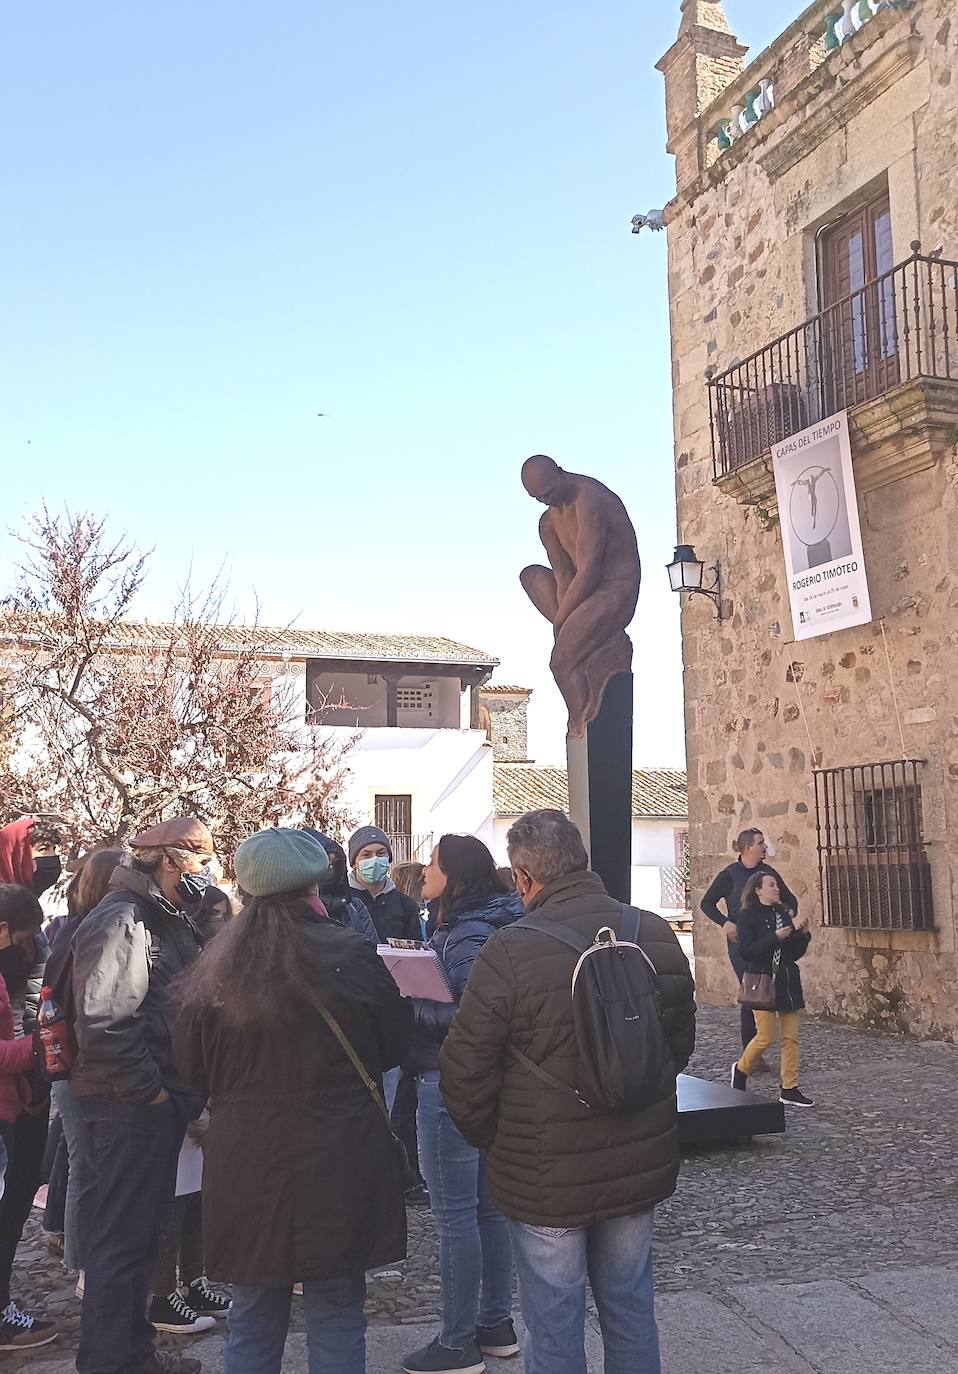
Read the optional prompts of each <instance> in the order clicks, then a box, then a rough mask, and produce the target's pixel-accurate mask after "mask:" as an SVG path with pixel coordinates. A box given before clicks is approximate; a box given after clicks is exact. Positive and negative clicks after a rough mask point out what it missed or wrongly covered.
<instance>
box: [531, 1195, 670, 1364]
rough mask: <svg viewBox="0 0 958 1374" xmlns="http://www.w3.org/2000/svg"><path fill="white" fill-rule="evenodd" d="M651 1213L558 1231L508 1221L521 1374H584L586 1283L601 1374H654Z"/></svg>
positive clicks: (655, 1332)
mask: <svg viewBox="0 0 958 1374" xmlns="http://www.w3.org/2000/svg"><path fill="white" fill-rule="evenodd" d="M653 1225H654V1222H653V1213H652V1212H651V1211H649V1212H640V1213H639V1215H638V1216H634V1217H619V1218H618V1219H616V1220H615V1221H600V1222H597V1223H596V1224H595V1225H594V1226H578V1227H575V1228H574V1229H571V1230H557V1229H555V1228H554V1227H550V1226H527V1225H525V1223H524V1222H521V1221H510V1223H509V1229H510V1231H511V1232H512V1245H513V1249H514V1250H515V1256H516V1268H517V1269H518V1271H519V1301H520V1304H521V1306H522V1315H523V1318H524V1319H525V1323H526V1327H527V1328H528V1333H529V1335H528V1340H527V1342H526V1346H525V1359H526V1374H586V1368H587V1367H586V1360H585V1285H586V1279H588V1280H589V1282H590V1283H591V1284H592V1295H593V1297H594V1298H595V1303H596V1307H597V1308H598V1309H599V1324H600V1326H601V1327H602V1341H603V1344H604V1346H605V1374H661V1370H662V1365H661V1363H660V1360H659V1334H658V1330H657V1329H656V1325H655V1310H654V1291H653V1285H652V1231H653Z"/></svg>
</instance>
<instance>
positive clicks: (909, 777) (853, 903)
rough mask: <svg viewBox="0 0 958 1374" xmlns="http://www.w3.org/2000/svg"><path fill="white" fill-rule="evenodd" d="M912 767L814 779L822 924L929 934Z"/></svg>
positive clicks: (829, 773) (833, 772) (915, 766)
mask: <svg viewBox="0 0 958 1374" xmlns="http://www.w3.org/2000/svg"><path fill="white" fill-rule="evenodd" d="M920 767H921V763H920V761H919V760H917V759H899V760H895V761H893V762H890V763H866V764H856V765H855V766H854V767H849V768H824V769H819V770H817V771H816V773H815V801H816V807H817V814H818V853H819V862H820V865H821V875H822V893H823V896H824V902H825V923H826V925H831V926H844V927H847V928H849V929H856V930H933V929H934V925H935V917H934V909H933V906H932V890H931V867H930V865H929V863H928V856H927V854H926V852H925V841H924V835H923V831H922V803H921V781H920V778H919V769H920Z"/></svg>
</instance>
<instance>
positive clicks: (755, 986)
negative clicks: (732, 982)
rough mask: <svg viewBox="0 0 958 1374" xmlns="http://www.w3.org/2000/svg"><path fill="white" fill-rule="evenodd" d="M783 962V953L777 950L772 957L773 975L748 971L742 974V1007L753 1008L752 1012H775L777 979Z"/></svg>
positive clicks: (739, 992)
mask: <svg viewBox="0 0 958 1374" xmlns="http://www.w3.org/2000/svg"><path fill="white" fill-rule="evenodd" d="M781 961H782V952H781V950H778V949H777V950H776V951H775V953H774V954H773V955H772V971H771V973H749V972H748V970H746V971H745V973H743V974H742V983H741V986H740V987H739V990H738V1000H739V1003H740V1004H741V1006H743V1007H751V1009H752V1011H774V1010H775V979H776V977H777V975H778V966H779V964H780V963H781Z"/></svg>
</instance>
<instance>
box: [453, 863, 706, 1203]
mask: <svg viewBox="0 0 958 1374" xmlns="http://www.w3.org/2000/svg"><path fill="white" fill-rule="evenodd" d="M533 912H535V913H536V914H537V915H539V916H541V917H544V918H545V919H547V920H550V921H555V922H557V923H559V924H562V925H567V926H568V927H569V928H570V930H573V931H575V932H576V933H577V934H579V935H580V936H588V937H589V938H592V937H593V936H594V935H595V934H596V933H597V932H598V930H599V929H600V928H601V927H602V926H611V927H612V928H613V930H615V931H618V929H619V925H620V922H621V917H622V907H621V904H620V903H619V902H616V901H614V900H613V899H612V898H611V897H609V896H608V895H607V893H606V891H605V888H604V887H603V886H602V881H601V879H600V878H599V877H598V876H597V875H596V874H594V873H573V874H571V875H570V876H568V877H566V878H561V879H559V880H558V881H557V882H554V883H552V884H550V886H549V887H547V888H545V889H544V891H543V892H541V893H540V894H539V896H538V897H537V898H536V899H535V901H534V902H532V903H531V904H530V907H529V914H530V915H531V914H532V913H533ZM639 943H640V945H641V946H642V948H643V949H644V950H645V952H646V954H648V956H649V958H650V959H651V960H652V962H653V964H654V965H655V967H656V970H657V972H658V975H659V988H660V991H661V994H662V1003H663V1020H664V1025H665V1031H666V1035H667V1038H668V1041H669V1045H670V1047H671V1049H672V1053H673V1055H674V1057H675V1062H676V1068H677V1070H679V1071H681V1070H682V1069H684V1068H685V1066H686V1064H687V1063H688V1061H689V1058H690V1056H691V1054H692V1050H693V1048H694V1046H695V1000H694V985H693V982H692V975H691V972H690V970H689V965H688V960H687V959H686V957H685V955H684V954H683V953H682V949H681V947H680V945H679V943H678V941H677V940H676V938H675V936H674V934H673V933H672V930H671V929H670V927H669V925H668V924H667V922H665V921H663V920H662V918H661V917H659V916H655V915H652V914H651V913H650V912H644V913H643V916H642V929H641V934H640V937H639ZM575 964H576V954H575V951H574V950H572V949H570V948H569V947H568V946H567V945H564V944H560V943H559V942H558V941H556V940H552V939H549V938H548V937H547V936H545V935H543V934H542V933H540V932H539V931H535V930H530V929H529V928H528V927H527V926H526V925H525V923H524V922H523V921H521V920H520V921H517V922H516V923H515V925H512V926H508V927H507V928H506V929H505V930H502V931H500V932H499V933H498V934H497V935H495V936H493V938H492V939H491V940H489V941H488V943H487V944H486V945H484V946H483V949H482V951H481V953H480V954H479V957H478V958H477V960H476V962H475V964H474V965H473V970H472V974H471V975H470V978H469V982H468V984H467V986H466V991H465V993H464V995H463V998H462V1003H461V1005H460V1008H459V1012H458V1014H457V1015H456V1018H455V1020H454V1021H453V1024H452V1029H451V1030H450V1032H449V1036H448V1038H447V1039H446V1043H445V1045H444V1046H443V1050H442V1053H441V1055H440V1069H441V1074H442V1093H443V1097H444V1099H445V1103H446V1107H447V1109H448V1111H449V1114H450V1116H451V1117H452V1118H453V1120H454V1121H455V1123H456V1125H457V1126H458V1127H459V1129H460V1131H461V1132H462V1134H463V1135H464V1136H465V1137H466V1139H467V1140H468V1141H470V1142H471V1143H472V1144H473V1145H476V1146H478V1147H479V1148H480V1149H482V1150H485V1151H486V1163H487V1165H488V1168H489V1177H490V1182H491V1185H492V1193H493V1197H494V1198H495V1200H496V1203H497V1204H498V1206H499V1208H500V1209H501V1211H502V1212H504V1213H505V1215H506V1216H508V1217H512V1218H514V1219H515V1220H516V1221H523V1222H527V1223H528V1224H529V1225H533V1226H556V1227H572V1226H588V1225H591V1224H592V1223H593V1222H597V1221H606V1220H610V1219H611V1218H614V1217H621V1216H632V1215H634V1214H635V1213H637V1212H641V1211H645V1210H646V1209H647V1208H649V1207H652V1206H654V1205H655V1204H656V1203H658V1202H662V1201H663V1200H664V1199H665V1198H667V1197H670V1196H671V1194H672V1193H673V1192H674V1191H675V1183H676V1178H677V1176H678V1169H679V1152H678V1132H677V1110H676V1101H675V1096H674V1094H673V1095H672V1096H671V1097H669V1098H667V1099H666V1100H665V1101H663V1102H658V1103H656V1104H655V1105H653V1106H651V1107H649V1108H647V1109H646V1110H645V1111H641V1112H635V1113H631V1114H608V1115H601V1114H598V1113H594V1112H592V1111H591V1110H590V1109H589V1108H587V1107H585V1106H583V1105H582V1104H581V1103H579V1102H576V1101H575V1100H574V1099H573V1098H572V1097H571V1096H569V1095H568V1094H566V1093H563V1092H560V1090H559V1089H558V1088H553V1087H550V1086H549V1085H548V1084H546V1083H543V1082H542V1081H541V1079H539V1078H537V1077H536V1076H535V1075H534V1074H532V1073H531V1072H530V1071H529V1070H528V1069H527V1068H525V1067H523V1065H522V1064H521V1063H520V1062H519V1061H518V1060H516V1059H515V1057H514V1056H513V1055H512V1054H511V1053H510V1046H512V1045H515V1046H516V1048H518V1049H520V1050H521V1051H522V1052H523V1053H524V1054H526V1055H528V1056H529V1058H530V1059H532V1060H533V1061H534V1062H535V1063H537V1064H539V1065H541V1066H542V1068H544V1069H545V1070H546V1071H547V1072H548V1073H550V1074H552V1075H553V1076H554V1077H556V1078H558V1079H561V1080H562V1082H564V1083H568V1084H569V1086H570V1087H574V1086H575V1082H576V1077H577V1068H578V1054H577V1050H576V1041H575V1029H574V1025H573V1016H572V992H571V985H572V973H573V969H574V968H575Z"/></svg>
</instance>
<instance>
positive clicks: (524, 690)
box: [479, 682, 532, 697]
mask: <svg viewBox="0 0 958 1374" xmlns="http://www.w3.org/2000/svg"><path fill="white" fill-rule="evenodd" d="M479 691H480V692H481V693H482V695H483V696H484V697H490V696H492V697H495V696H502V697H531V696H532V688H531V687H502V686H500V684H499V683H498V682H486V683H484V685H483V686H482V687H480V688H479Z"/></svg>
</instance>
